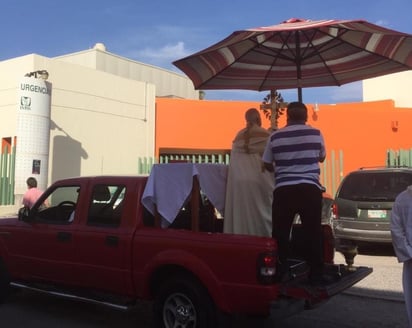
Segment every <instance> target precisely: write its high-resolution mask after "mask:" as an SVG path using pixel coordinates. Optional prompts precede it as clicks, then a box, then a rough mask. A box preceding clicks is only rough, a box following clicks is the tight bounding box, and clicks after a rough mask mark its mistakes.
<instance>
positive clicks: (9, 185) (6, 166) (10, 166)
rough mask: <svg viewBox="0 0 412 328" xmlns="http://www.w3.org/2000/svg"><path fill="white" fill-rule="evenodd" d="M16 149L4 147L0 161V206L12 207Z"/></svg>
mask: <svg viewBox="0 0 412 328" xmlns="http://www.w3.org/2000/svg"><path fill="white" fill-rule="evenodd" d="M15 163H16V147H15V146H11V149H10V146H5V147H4V148H3V149H2V150H1V160H0V205H14V181H15V167H16V166H15Z"/></svg>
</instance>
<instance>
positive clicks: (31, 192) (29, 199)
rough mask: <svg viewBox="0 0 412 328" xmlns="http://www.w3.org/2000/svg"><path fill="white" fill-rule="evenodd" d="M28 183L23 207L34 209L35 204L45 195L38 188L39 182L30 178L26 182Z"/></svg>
mask: <svg viewBox="0 0 412 328" xmlns="http://www.w3.org/2000/svg"><path fill="white" fill-rule="evenodd" d="M26 183H27V188H28V189H27V191H26V192H25V193H24V196H23V206H25V207H28V208H32V207H33V205H34V203H35V202H36V201H37V200H38V199H39V198H40V196H41V195H42V194H43V191H41V190H40V189H39V188H37V180H36V178H33V177H30V178H28V179H27V181H26Z"/></svg>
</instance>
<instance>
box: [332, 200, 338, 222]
mask: <svg viewBox="0 0 412 328" xmlns="http://www.w3.org/2000/svg"><path fill="white" fill-rule="evenodd" d="M337 218H338V205H337V204H333V205H332V219H334V220H336V219H337Z"/></svg>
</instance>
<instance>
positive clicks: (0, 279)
mask: <svg viewBox="0 0 412 328" xmlns="http://www.w3.org/2000/svg"><path fill="white" fill-rule="evenodd" d="M9 294H10V277H9V274H8V272H7V270H6V267H5V265H4V263H3V261H2V260H1V259H0V303H3V302H4V301H5V299H6V298H7V296H9Z"/></svg>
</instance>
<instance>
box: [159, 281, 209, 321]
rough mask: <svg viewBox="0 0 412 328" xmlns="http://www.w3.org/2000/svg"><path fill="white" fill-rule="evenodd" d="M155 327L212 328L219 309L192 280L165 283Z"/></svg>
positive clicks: (161, 288) (162, 288)
mask: <svg viewBox="0 0 412 328" xmlns="http://www.w3.org/2000/svg"><path fill="white" fill-rule="evenodd" d="M154 320H155V327H158V328H172V327H182V328H189V327H191V328H212V327H216V326H217V321H216V308H215V305H214V304H213V302H212V300H211V298H210V296H209V295H208V293H207V291H206V290H205V288H204V287H203V286H201V285H200V284H199V283H198V282H196V281H194V280H193V279H191V278H189V277H177V278H173V279H170V280H169V281H168V282H166V283H164V284H163V285H162V286H161V287H160V289H159V292H158V293H157V296H156V299H155V302H154Z"/></svg>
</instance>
